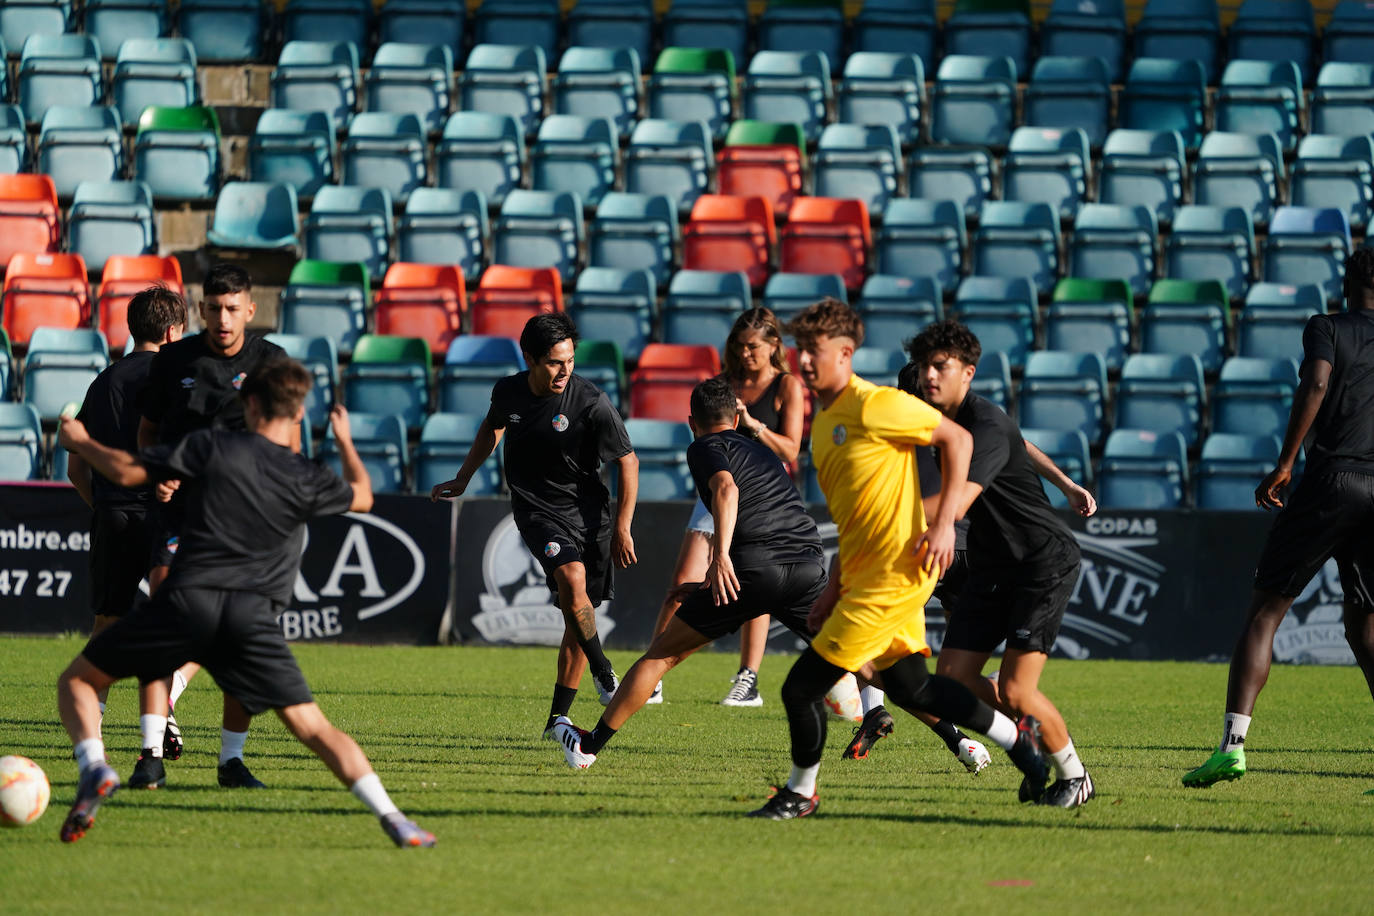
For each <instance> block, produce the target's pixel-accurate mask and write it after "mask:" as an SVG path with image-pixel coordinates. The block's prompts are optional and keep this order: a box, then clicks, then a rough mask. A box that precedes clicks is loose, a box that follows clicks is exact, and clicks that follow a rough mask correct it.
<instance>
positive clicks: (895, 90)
mask: <svg viewBox="0 0 1374 916" xmlns="http://www.w3.org/2000/svg"><path fill="white" fill-rule="evenodd" d="M865 9H867V5H866V6H865ZM925 73H926V70H925V65H924V64H923V63H922V62H921V58H920V57H919V56H918V55H916V54H898V53H895V52H888V51H856V52H855V53H853V54H851V55H849V59H848V60H846V61H845V65H844V79H843V80H841V81H840V84H839V87H838V89H837V90H836V94H835V104H836V114H837V118H836V120H838V121H839V122H841V123H844V124H868V125H877V124H881V125H886V126H888V127H890V128H892V130H893V131H895V132H896V134H897V138H898V139H899V140H901V142H903V143H915V142H916V141H917V140H919V139H920V136H921V118H922V116H923V113H924V112H925V109H926V75H925Z"/></svg>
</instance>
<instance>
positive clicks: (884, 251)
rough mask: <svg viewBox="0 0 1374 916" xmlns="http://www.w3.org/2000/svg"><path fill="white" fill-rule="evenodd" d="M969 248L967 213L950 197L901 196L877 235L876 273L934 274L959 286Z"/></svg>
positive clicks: (944, 282) (892, 204)
mask: <svg viewBox="0 0 1374 916" xmlns="http://www.w3.org/2000/svg"><path fill="white" fill-rule="evenodd" d="M967 247H968V238H967V230H966V229H965V227H964V214H963V213H962V212H961V209H960V207H959V205H958V204H956V203H955V202H954V201H951V200H926V199H920V200H910V199H906V198H898V199H896V200H893V201H891V202H890V203H889V204H888V207H887V212H886V213H885V215H884V218H883V224H882V226H881V227H879V229H878V230H877V232H876V233H875V238H874V245H873V248H874V252H873V261H874V269H875V272H877V273H881V274H895V275H907V274H909V275H915V276H929V277H934V278H935V280H936V282H937V283H939V284H940V286H941V288H943V289H951V288H953V287H954V286H956V285H958V283H959V278H960V276H961V274H962V273H963V270H964V264H965V254H964V252H965V250H966V249H967Z"/></svg>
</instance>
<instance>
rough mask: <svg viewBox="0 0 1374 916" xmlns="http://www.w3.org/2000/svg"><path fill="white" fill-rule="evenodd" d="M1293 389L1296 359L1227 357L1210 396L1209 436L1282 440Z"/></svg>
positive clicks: (1296, 377)
mask: <svg viewBox="0 0 1374 916" xmlns="http://www.w3.org/2000/svg"><path fill="white" fill-rule="evenodd" d="M1297 387H1298V363H1297V360H1296V359H1292V358H1288V359H1258V358H1246V357H1241V356H1233V357H1231V358H1230V359H1228V360H1226V362H1225V363H1223V364H1222V366H1221V376H1220V378H1218V380H1217V385H1216V388H1215V389H1214V390H1213V392H1212V432H1213V433H1214V434H1215V433H1242V434H1245V435H1255V436H1260V435H1265V436H1268V435H1272V436H1279V437H1282V436H1283V435H1284V432H1285V431H1286V430H1287V428H1288V413H1289V410H1290V409H1291V408H1292V406H1293V393H1294V392H1295V391H1296V390H1297Z"/></svg>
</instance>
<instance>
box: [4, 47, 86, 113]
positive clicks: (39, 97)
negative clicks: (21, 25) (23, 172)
mask: <svg viewBox="0 0 1374 916" xmlns="http://www.w3.org/2000/svg"><path fill="white" fill-rule="evenodd" d="M17 86H18V90H17V98H16V101H17V102H18V103H19V108H20V110H22V111H23V112H24V117H25V119H27V120H28V122H29V123H30V124H37V123H38V122H40V121H42V120H43V115H44V114H46V113H47V111H48V109H49V108H51V107H52V106H54V105H99V104H101V103H102V102H103V101H104V99H105V80H104V76H103V73H102V71H101V68H100V45H99V44H98V43H97V42H96V40H95V39H94V38H92V37H91V36H89V35H30V36H29V37H28V38H25V39H24V40H23V51H22V52H21V53H20V56H19V70H18V81H17Z"/></svg>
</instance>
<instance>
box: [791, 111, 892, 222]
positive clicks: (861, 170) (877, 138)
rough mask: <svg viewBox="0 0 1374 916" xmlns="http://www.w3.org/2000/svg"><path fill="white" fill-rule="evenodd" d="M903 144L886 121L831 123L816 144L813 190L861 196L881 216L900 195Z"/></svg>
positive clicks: (837, 195)
mask: <svg viewBox="0 0 1374 916" xmlns="http://www.w3.org/2000/svg"><path fill="white" fill-rule="evenodd" d="M902 164H903V163H902V148H901V144H900V143H899V142H898V140H897V134H896V133H895V132H894V130H893V129H892V127H891V126H890V125H887V124H830V125H827V126H826V128H825V130H823V131H822V132H821V139H820V143H819V144H817V146H816V161H815V167H814V169H813V175H814V178H813V185H814V187H813V192H814V193H815V195H816V196H817V197H834V198H847V199H851V200H861V201H863V203H864V206H865V207H867V208H868V211H869V213H871V214H874V215H875V216H878V217H881V215H882V213H883V211H884V210H885V209H886V208H887V203H888V201H889V200H891V199H892V198H893V197H895V196H896V195H897V184H898V178H899V177H900V174H901V169H902Z"/></svg>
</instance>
